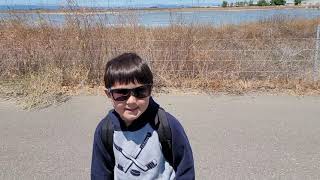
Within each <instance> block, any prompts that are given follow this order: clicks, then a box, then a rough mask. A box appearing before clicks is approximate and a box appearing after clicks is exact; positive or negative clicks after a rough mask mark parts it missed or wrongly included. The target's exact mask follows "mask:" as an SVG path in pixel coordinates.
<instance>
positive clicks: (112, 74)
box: [104, 53, 153, 88]
mask: <svg viewBox="0 0 320 180" xmlns="http://www.w3.org/2000/svg"><path fill="white" fill-rule="evenodd" d="M104 80H105V86H106V88H111V87H112V86H113V85H115V84H116V83H119V84H129V83H140V84H153V75H152V73H151V70H150V68H149V66H148V65H147V63H146V62H144V61H143V60H142V59H141V58H140V57H139V56H138V55H135V54H131V53H129V54H128V53H127V54H123V55H121V56H119V57H116V58H114V59H112V60H110V61H109V62H108V63H107V65H106V72H105V77H104Z"/></svg>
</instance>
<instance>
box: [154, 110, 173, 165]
mask: <svg viewBox="0 0 320 180" xmlns="http://www.w3.org/2000/svg"><path fill="white" fill-rule="evenodd" d="M155 122H156V124H159V125H158V128H157V132H158V135H159V140H160V143H161V146H162V153H163V155H164V158H165V159H166V160H167V161H168V162H169V164H170V165H171V166H173V156H172V134H171V128H170V125H169V122H168V118H167V115H166V112H165V110H164V109H162V108H161V107H159V109H158V113H157V116H156V119H155Z"/></svg>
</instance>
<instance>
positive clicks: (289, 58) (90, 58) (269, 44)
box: [0, 12, 320, 107]
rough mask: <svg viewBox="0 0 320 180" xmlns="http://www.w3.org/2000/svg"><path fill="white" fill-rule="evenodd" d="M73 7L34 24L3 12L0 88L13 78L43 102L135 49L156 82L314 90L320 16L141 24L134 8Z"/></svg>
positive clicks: (98, 76) (99, 75) (94, 79)
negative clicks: (113, 13) (115, 17)
mask: <svg viewBox="0 0 320 180" xmlns="http://www.w3.org/2000/svg"><path fill="white" fill-rule="evenodd" d="M78 13H79V14H78V16H72V15H70V14H66V17H65V20H66V21H65V23H64V24H62V25H59V26H57V25H54V24H51V23H50V21H45V20H44V18H43V19H42V21H41V22H40V23H39V24H37V25H34V24H31V25H30V24H28V23H27V22H26V20H25V19H24V18H20V17H17V18H15V17H13V18H11V19H5V20H1V21H0V49H1V50H0V64H1V65H0V72H1V73H0V77H1V79H2V85H1V86H2V88H3V87H16V86H17V85H18V87H19V90H20V91H21V93H18V94H19V95H21V96H24V97H27V99H28V100H27V102H28V103H29V104H28V107H33V106H35V105H37V104H48V103H49V102H52V101H54V100H55V99H57V97H61V96H60V95H62V94H65V92H66V91H67V89H73V87H77V88H78V87H84V86H99V85H102V84H103V83H102V79H103V73H104V72H103V70H104V65H105V63H106V61H107V60H108V59H110V58H112V57H114V56H116V55H119V54H120V53H123V52H137V53H138V54H139V55H141V56H142V57H143V58H144V59H146V60H147V61H148V63H149V64H150V66H151V68H152V71H153V72H154V73H155V82H156V84H155V85H156V88H161V87H167V88H180V89H185V88H191V89H199V90H201V91H207V92H210V91H225V92H231V93H236V94H239V93H243V92H247V91H252V90H259V91H261V90H274V89H276V90H278V91H283V90H286V89H287V90H290V91H291V90H292V91H294V92H296V93H297V94H303V93H307V92H310V91H312V92H318V91H319V84H318V83H317V82H312V81H310V79H311V78H312V70H313V58H314V51H312V50H314V46H315V34H316V32H315V30H316V26H317V25H318V24H320V19H313V20H305V19H304V20H301V19H298V20H293V19H289V18H283V17H273V18H272V19H269V20H265V21H261V22H257V23H250V24H243V25H228V26H222V27H212V26H210V25H199V24H191V25H184V24H183V23H181V24H179V23H178V24H171V25H169V26H165V27H144V26H139V25H138V24H137V16H135V15H134V14H132V13H129V14H124V15H121V16H120V17H119V22H122V23H120V24H119V25H113V24H108V23H105V22H108V21H107V17H103V16H101V17H100V19H99V18H98V19H97V18H92V16H89V15H83V14H81V12H78ZM80 14H81V15H80ZM304 49H309V50H304ZM8 80H10V81H12V82H19V83H13V84H15V85H12V83H11V85H8ZM3 82H6V83H3ZM3 84H6V85H3ZM9 84H10V83H9ZM66 87H67V88H66ZM63 88H65V89H63ZM58 99H59V98H58Z"/></svg>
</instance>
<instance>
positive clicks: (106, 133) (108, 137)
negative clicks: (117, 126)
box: [102, 113, 115, 169]
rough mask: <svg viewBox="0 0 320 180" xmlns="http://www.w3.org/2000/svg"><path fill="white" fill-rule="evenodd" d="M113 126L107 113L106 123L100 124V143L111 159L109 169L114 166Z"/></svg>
mask: <svg viewBox="0 0 320 180" xmlns="http://www.w3.org/2000/svg"><path fill="white" fill-rule="evenodd" d="M113 132H114V128H113V124H112V119H111V117H110V114H109V113H108V115H107V117H106V121H105V122H104V123H103V124H102V143H103V144H104V147H105V149H106V150H107V152H108V153H109V155H110V157H111V163H110V168H111V169H113V167H114V166H115V158H114V153H113Z"/></svg>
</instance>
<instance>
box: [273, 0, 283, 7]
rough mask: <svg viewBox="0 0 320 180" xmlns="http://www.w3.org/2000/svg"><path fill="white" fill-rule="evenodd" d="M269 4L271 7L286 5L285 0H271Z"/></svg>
mask: <svg viewBox="0 0 320 180" xmlns="http://www.w3.org/2000/svg"><path fill="white" fill-rule="evenodd" d="M270 4H271V5H272V6H274V5H275V6H280V5H285V4H286V1H285V0H271V1H270Z"/></svg>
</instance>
